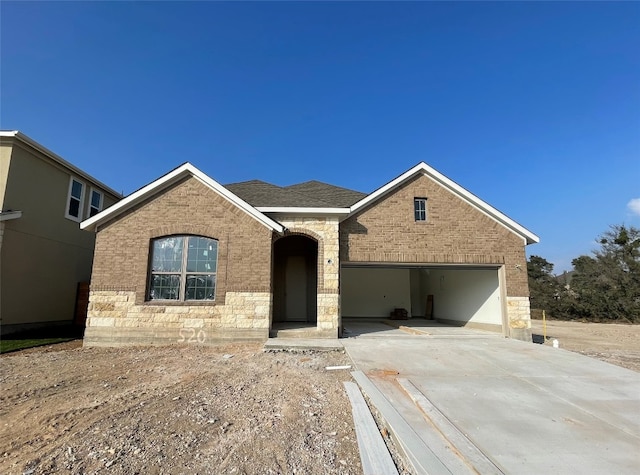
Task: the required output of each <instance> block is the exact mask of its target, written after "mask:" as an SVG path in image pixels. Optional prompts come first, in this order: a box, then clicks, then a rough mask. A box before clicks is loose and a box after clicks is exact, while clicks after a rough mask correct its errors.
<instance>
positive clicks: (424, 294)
mask: <svg viewBox="0 0 640 475" xmlns="http://www.w3.org/2000/svg"><path fill="white" fill-rule="evenodd" d="M340 285H341V296H342V301H341V314H342V317H343V318H349V319H350V318H390V315H391V313H392V312H394V310H395V309H405V310H406V311H407V316H408V318H422V319H428V320H433V321H435V322H439V323H444V324H448V325H452V326H467V327H471V328H478V329H482V330H490V331H495V332H503V333H504V326H503V314H504V312H503V305H502V300H503V297H502V295H501V292H500V277H499V268H498V267H496V266H490V267H489V266H487V267H479V266H465V265H449V266H434V265H428V264H422V265H388V264H387V265H375V264H374V265H367V264H358V265H353V264H351V265H349V264H346V265H343V266H342V269H341V277H340Z"/></svg>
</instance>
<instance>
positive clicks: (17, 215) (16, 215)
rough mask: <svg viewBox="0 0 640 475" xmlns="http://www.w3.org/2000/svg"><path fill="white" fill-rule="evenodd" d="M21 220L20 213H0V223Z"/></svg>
mask: <svg viewBox="0 0 640 475" xmlns="http://www.w3.org/2000/svg"><path fill="white" fill-rule="evenodd" d="M18 218H22V211H0V221H9V220H10V219H18Z"/></svg>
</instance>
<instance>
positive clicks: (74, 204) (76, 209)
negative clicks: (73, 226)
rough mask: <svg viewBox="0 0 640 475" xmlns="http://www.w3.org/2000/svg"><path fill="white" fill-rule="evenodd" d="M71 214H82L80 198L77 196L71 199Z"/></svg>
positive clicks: (75, 215) (76, 215)
mask: <svg viewBox="0 0 640 475" xmlns="http://www.w3.org/2000/svg"><path fill="white" fill-rule="evenodd" d="M69 216H74V217H76V218H77V217H78V216H80V200H76V199H75V198H71V199H70V200H69Z"/></svg>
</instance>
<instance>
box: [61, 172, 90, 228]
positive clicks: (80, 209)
mask: <svg viewBox="0 0 640 475" xmlns="http://www.w3.org/2000/svg"><path fill="white" fill-rule="evenodd" d="M74 181H75V182H77V183H80V185H81V186H82V190H81V191H80V198H79V201H80V203H79V204H78V216H74V215H72V214H69V207H70V206H71V200H72V199H74V200H77V199H78V198H76V197H75V196H72V195H71V192H72V190H73V182H74ZM86 188H87V185H86V183H85V182H84V181H82V180H80V179H79V178H77V177H75V176H70V177H69V189H68V191H67V201H66V203H65V206H66V207H65V209H64V217H65V218H67V219H70V220H71V221H76V222H78V223H79V222H80V221H82V215H83V211H84V197H85V189H86Z"/></svg>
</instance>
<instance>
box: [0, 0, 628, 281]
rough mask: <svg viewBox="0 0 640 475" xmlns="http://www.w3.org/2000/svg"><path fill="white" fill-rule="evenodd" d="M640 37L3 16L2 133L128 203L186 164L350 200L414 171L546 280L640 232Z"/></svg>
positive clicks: (328, 15) (132, 9)
mask: <svg viewBox="0 0 640 475" xmlns="http://www.w3.org/2000/svg"><path fill="white" fill-rule="evenodd" d="M639 24H640V3H638V2H624V3H612V2H606V3H605V2H567V3H553V2H538V3H515V2H509V3H490V2H471V3H461V2H444V3H438V2H395V3H385V2H327V3H325V2H300V3H297V2H277V3H271V2H258V3H248V2H242V3H222V2H191V3H187V2H179V3H173V2H137V3H129V2H44V3H40V2H7V1H2V2H1V3H0V31H1V33H0V35H1V36H0V40H1V43H0V55H1V56H0V81H1V82H0V94H1V96H0V101H1V102H0V128H2V129H10V130H15V129H18V130H21V131H22V132H23V133H25V134H27V135H29V136H30V137H31V138H33V139H34V140H36V141H38V142H39V143H41V144H42V145H44V146H46V147H48V148H49V149H51V150H53V151H54V152H56V153H58V154H59V155H61V156H62V157H64V158H65V159H67V160H68V161H70V162H72V163H74V164H75V165H77V166H79V167H80V168H82V169H84V170H86V171H87V172H88V173H90V174H92V175H94V176H95V177H96V178H98V179H99V180H101V181H103V182H105V183H106V184H108V185H110V186H111V187H112V188H115V189H116V190H118V191H123V192H124V193H125V194H127V193H130V192H132V191H134V190H135V189H137V188H139V187H140V186H142V185H144V184H146V183H148V182H150V181H152V180H154V179H155V178H157V177H158V176H160V175H162V174H164V173H165V172H167V171H169V170H170V169H172V168H174V167H176V166H177V165H179V164H181V163H183V162H185V161H189V162H192V163H193V164H194V165H196V166H197V167H198V168H200V169H201V170H202V171H203V172H205V173H207V174H208V175H210V176H211V177H212V178H214V179H216V180H217V181H219V182H221V183H223V184H224V183H231V182H237V181H243V180H248V179H254V178H257V179H261V180H265V181H269V182H272V183H275V184H278V185H289V184H293V183H297V182H302V181H306V180H311V179H317V180H321V181H325V182H328V183H332V184H336V185H339V186H344V187H347V188H353V189H357V190H360V191H364V192H370V191H373V190H374V189H376V188H378V187H379V186H382V185H383V184H385V183H386V182H388V181H389V180H391V179H393V178H395V177H396V176H397V175H399V174H401V173H402V172H404V171H405V170H407V169H409V168H410V167H412V166H413V165H415V164H416V163H418V162H420V161H425V162H426V163H428V164H429V165H431V166H432V167H434V168H435V169H437V170H438V171H440V172H441V173H443V174H445V175H447V176H448V177H449V178H451V179H452V180H454V181H455V182H457V183H459V184H460V185H461V186H463V187H465V188H467V189H468V190H469V191H471V192H472V193H474V194H476V195H478V196H479V197H480V198H482V199H483V200H485V201H487V202H488V203H489V204H491V205H493V206H494V207H496V208H498V209H499V210H501V211H502V212H504V213H505V214H507V215H508V216H509V217H511V218H512V219H514V220H516V221H517V222H519V223H520V224H522V225H523V226H525V227H526V228H528V229H530V230H531V231H533V232H534V233H536V234H538V235H539V236H540V238H541V243H540V244H535V245H532V246H529V247H528V252H529V254H536V255H540V256H542V257H544V258H546V259H547V260H549V261H550V262H552V263H554V264H555V266H556V269H555V270H556V271H558V272H559V271H562V270H565V269H569V268H570V262H571V259H573V258H575V257H577V256H579V255H581V254H585V253H588V252H590V250H592V249H594V248H595V247H596V245H595V243H594V239H595V238H596V237H597V236H598V235H599V234H601V233H602V232H604V231H606V230H607V229H608V227H609V225H612V224H621V223H625V224H627V225H633V226H636V227H640V59H639V58H640V56H639V55H638V51H639V50H640V29H639V28H638V25H639ZM634 199H635V200H637V201H632V200H634ZM630 203H631V205H630ZM634 203H635V205H634ZM634 209H635V211H634Z"/></svg>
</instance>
